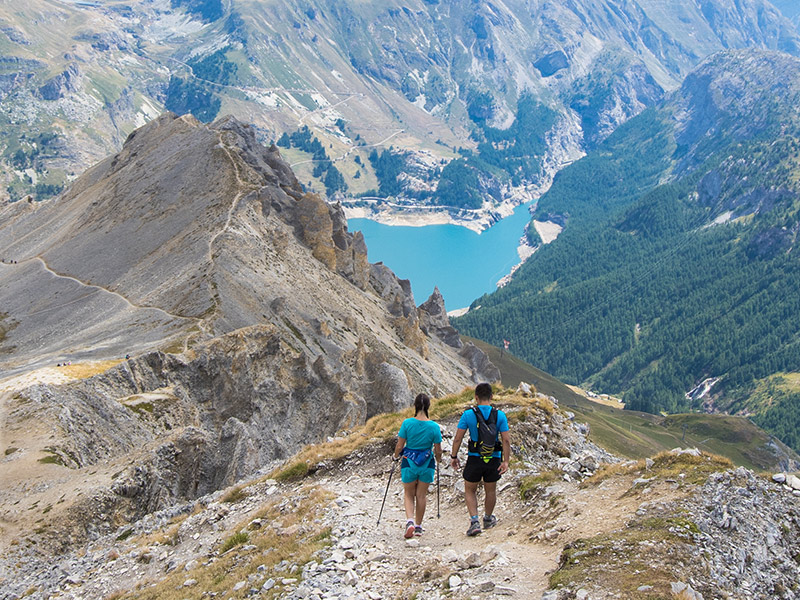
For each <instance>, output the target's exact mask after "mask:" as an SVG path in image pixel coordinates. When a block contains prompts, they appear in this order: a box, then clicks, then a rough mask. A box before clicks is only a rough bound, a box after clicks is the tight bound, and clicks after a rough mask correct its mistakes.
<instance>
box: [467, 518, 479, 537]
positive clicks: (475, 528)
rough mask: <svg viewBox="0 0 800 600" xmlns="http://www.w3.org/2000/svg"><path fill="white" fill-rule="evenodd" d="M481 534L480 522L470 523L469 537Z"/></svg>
mask: <svg viewBox="0 0 800 600" xmlns="http://www.w3.org/2000/svg"><path fill="white" fill-rule="evenodd" d="M480 532H481V523H480V521H470V524H469V529H467V535H469V536H473V535H478V534H479V533H480Z"/></svg>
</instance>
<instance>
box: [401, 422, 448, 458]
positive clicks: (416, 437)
mask: <svg viewBox="0 0 800 600" xmlns="http://www.w3.org/2000/svg"><path fill="white" fill-rule="evenodd" d="M397 437H401V438H403V439H405V441H406V447H407V448H410V449H411V450H430V449H431V448H432V447H433V445H434V444H441V443H442V430H441V428H440V427H439V424H438V423H437V422H436V421H420V420H419V419H417V418H414V417H411V418H410V419H406V420H405V421H403V424H402V425H400V432H399V433H398V434H397Z"/></svg>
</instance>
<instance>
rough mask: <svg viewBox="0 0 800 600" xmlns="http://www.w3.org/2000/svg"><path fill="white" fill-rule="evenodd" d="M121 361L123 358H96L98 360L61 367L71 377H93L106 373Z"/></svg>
mask: <svg viewBox="0 0 800 600" xmlns="http://www.w3.org/2000/svg"><path fill="white" fill-rule="evenodd" d="M121 362H122V359H120V360H96V361H89V362H82V363H77V364H74V365H67V366H65V367H61V370H62V371H63V372H64V374H65V375H68V376H69V377H74V378H75V379H86V378H88V377H92V376H93V375H98V374H99V373H104V372H106V371H108V370H109V369H110V368H111V367H116V366H117V365H118V364H119V363H121Z"/></svg>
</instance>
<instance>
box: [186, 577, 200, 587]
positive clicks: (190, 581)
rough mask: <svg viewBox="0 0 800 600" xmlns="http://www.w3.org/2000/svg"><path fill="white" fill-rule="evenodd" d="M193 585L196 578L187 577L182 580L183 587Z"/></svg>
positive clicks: (195, 583)
mask: <svg viewBox="0 0 800 600" xmlns="http://www.w3.org/2000/svg"><path fill="white" fill-rule="evenodd" d="M193 585H197V579H187V580H186V581H184V582H183V587H192V586H193Z"/></svg>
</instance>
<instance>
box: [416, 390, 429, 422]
mask: <svg viewBox="0 0 800 600" xmlns="http://www.w3.org/2000/svg"><path fill="white" fill-rule="evenodd" d="M430 407H431V399H430V397H428V395H427V394H417V397H416V398H414V411H415V412H414V414H415V415H418V414H419V413H420V412H423V411H424V412H425V416H426V417H427V416H428V409H429V408H430Z"/></svg>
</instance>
